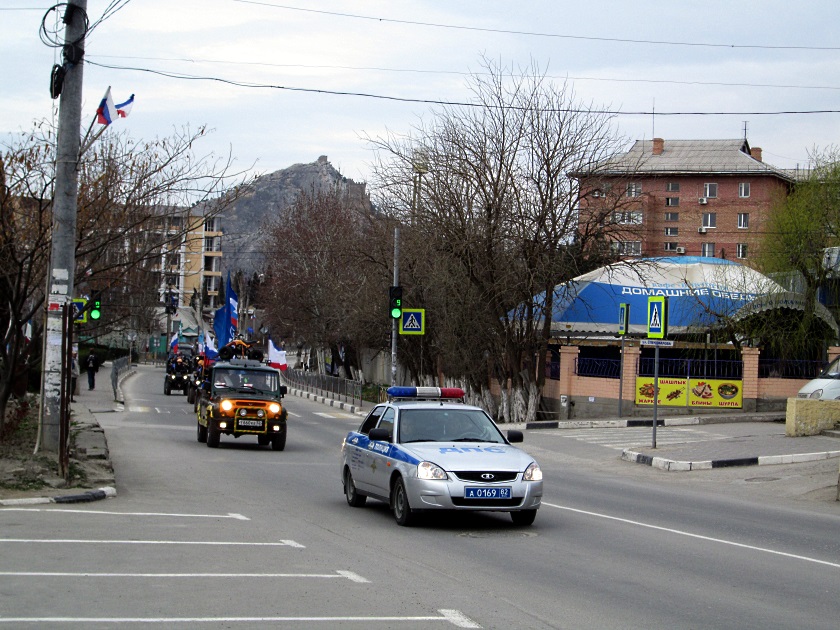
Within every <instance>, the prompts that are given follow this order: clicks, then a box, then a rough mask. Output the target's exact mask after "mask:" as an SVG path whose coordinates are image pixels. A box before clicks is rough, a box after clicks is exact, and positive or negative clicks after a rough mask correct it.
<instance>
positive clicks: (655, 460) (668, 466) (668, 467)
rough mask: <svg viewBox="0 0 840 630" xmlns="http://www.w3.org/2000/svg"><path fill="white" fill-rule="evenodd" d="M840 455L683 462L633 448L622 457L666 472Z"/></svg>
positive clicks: (811, 454) (806, 454) (790, 461)
mask: <svg viewBox="0 0 840 630" xmlns="http://www.w3.org/2000/svg"><path fill="white" fill-rule="evenodd" d="M835 457H840V451H822V452H818V453H796V454H793V455H760V456H758V457H740V458H735V459H712V460H705V461H696V462H694V461H691V462H683V461H677V460H673V459H667V458H665V457H655V456H653V455H645V454H644V453H639V452H638V451H633V450H631V449H624V450H623V451H622V452H621V459H623V460H624V461H627V462H632V463H635V464H644V465H646V466H652V467H653V468H659V469H660V470H664V471H666V472H682V471H689V470H711V469H713V468H733V467H736V466H773V465H777V464H799V463H802V462H815V461H820V460H823V459H832V458H835Z"/></svg>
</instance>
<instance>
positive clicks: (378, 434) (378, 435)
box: [368, 427, 391, 442]
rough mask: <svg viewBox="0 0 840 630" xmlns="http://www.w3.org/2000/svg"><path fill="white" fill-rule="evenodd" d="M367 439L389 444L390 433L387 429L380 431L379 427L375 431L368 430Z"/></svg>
mask: <svg viewBox="0 0 840 630" xmlns="http://www.w3.org/2000/svg"><path fill="white" fill-rule="evenodd" d="M368 437H369V438H370V439H371V440H374V441H376V442H390V441H391V432H390V431H389V430H388V429H382V428H380V427H377V428H375V429H371V430H370V433H368Z"/></svg>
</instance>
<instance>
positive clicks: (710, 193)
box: [703, 184, 717, 199]
mask: <svg viewBox="0 0 840 630" xmlns="http://www.w3.org/2000/svg"><path fill="white" fill-rule="evenodd" d="M703 196H704V197H706V198H707V199H716V198H717V184H703Z"/></svg>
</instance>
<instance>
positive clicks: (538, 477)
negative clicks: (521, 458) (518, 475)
mask: <svg viewBox="0 0 840 630" xmlns="http://www.w3.org/2000/svg"><path fill="white" fill-rule="evenodd" d="M522 479H524V480H525V481H542V468H540V466H539V464H537V462H531V465H530V466H528V468H526V469H525V474H524V475H522Z"/></svg>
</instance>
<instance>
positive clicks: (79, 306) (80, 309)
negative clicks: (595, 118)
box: [71, 298, 88, 324]
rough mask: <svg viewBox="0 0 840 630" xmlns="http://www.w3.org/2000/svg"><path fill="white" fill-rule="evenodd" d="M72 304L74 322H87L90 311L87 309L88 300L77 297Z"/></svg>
mask: <svg viewBox="0 0 840 630" xmlns="http://www.w3.org/2000/svg"><path fill="white" fill-rule="evenodd" d="M71 304H72V306H73V322H74V323H76V324H87V320H88V312H87V310H85V306H87V300H86V299H84V298H75V299H73V301H72V302H71Z"/></svg>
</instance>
